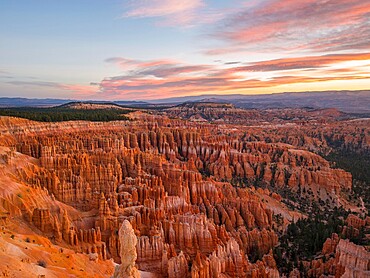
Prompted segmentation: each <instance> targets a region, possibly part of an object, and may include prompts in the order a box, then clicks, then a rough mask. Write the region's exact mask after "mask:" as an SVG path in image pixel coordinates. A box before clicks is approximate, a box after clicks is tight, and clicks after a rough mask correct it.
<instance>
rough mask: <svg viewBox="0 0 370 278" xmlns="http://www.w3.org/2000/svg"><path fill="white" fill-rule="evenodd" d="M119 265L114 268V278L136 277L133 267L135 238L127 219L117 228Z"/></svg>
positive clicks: (137, 273) (137, 275)
mask: <svg viewBox="0 0 370 278" xmlns="http://www.w3.org/2000/svg"><path fill="white" fill-rule="evenodd" d="M119 240H120V256H121V265H120V266H118V267H117V268H116V271H115V272H114V276H113V277H114V278H138V277H140V273H139V271H138V270H137V268H136V267H135V261H136V258H137V255H136V244H137V238H136V235H135V232H134V229H133V228H132V226H131V224H130V222H129V221H127V220H125V221H123V223H122V226H121V228H120V229H119Z"/></svg>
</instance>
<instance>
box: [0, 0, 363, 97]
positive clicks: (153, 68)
mask: <svg viewBox="0 0 370 278" xmlns="http://www.w3.org/2000/svg"><path fill="white" fill-rule="evenodd" d="M0 38H1V39H0V97H28V98H63V99H80V100H83V99H86V100H87V99H95V100H149V99H160V98H169V97H178V96H191V95H203V94H265V93H278V92H300V91H324V90H361V89H370V1H369V0H247V1H239V0H212V1H211V0H104V1H103V0H101V1H98V0H63V1H60V0H0Z"/></svg>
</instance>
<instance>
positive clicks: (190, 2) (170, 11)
mask: <svg viewBox="0 0 370 278" xmlns="http://www.w3.org/2000/svg"><path fill="white" fill-rule="evenodd" d="M124 6H125V9H126V10H127V11H126V12H125V13H124V14H123V17H129V18H156V19H159V20H160V22H161V24H164V25H170V26H173V25H174V24H177V26H180V27H181V26H191V25H194V22H195V21H194V20H195V19H196V18H198V11H199V10H200V9H202V8H204V7H205V3H204V1H203V0H176V1H173V0H134V1H125V5H124ZM204 20H205V18H203V19H202V22H204ZM208 20H212V16H209V17H208ZM179 24H180V25H179Z"/></svg>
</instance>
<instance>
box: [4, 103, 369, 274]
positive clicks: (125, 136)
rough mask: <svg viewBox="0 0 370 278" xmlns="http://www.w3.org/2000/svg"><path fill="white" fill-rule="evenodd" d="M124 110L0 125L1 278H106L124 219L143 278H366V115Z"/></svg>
mask: <svg viewBox="0 0 370 278" xmlns="http://www.w3.org/2000/svg"><path fill="white" fill-rule="evenodd" d="M81 107H82V108H81ZM80 108H81V109H83V110H89V109H93V107H91V106H90V105H88V106H86V105H83V106H81V105H80V106H77V108H75V109H80ZM111 108H112V107H108V109H111ZM105 109H107V108H105ZM133 110H136V111H134V112H131V111H126V112H125V120H117V121H107V122H90V121H63V122H37V121H32V120H27V119H23V118H16V117H7V116H1V117H0V277H112V276H113V275H114V272H115V268H116V266H117V265H119V264H121V263H122V264H124V262H125V261H126V258H121V255H120V254H122V251H124V250H121V245H122V240H123V239H122V238H120V233H121V232H119V231H120V227H121V226H122V225H123V224H122V223H124V222H125V221H126V220H127V221H128V222H127V221H126V222H125V223H129V224H130V227H132V233H133V234H134V235H136V239H137V243H136V247H135V248H134V249H136V252H135V256H136V261H135V264H136V266H135V267H136V268H137V269H138V271H139V274H140V275H141V277H199V278H201V277H369V276H370V253H369V239H370V232H369V231H370V217H369V216H368V210H369V208H370V190H369V186H370V177H369V169H370V143H369V142H370V119H369V118H359V117H358V115H357V116H356V115H352V114H346V113H343V112H340V111H338V110H335V109H320V110H315V109H310V108H287V109H267V110H253V109H249V110H245V109H238V108H235V107H234V106H233V105H230V104H219V103H218V104H215V103H186V104H183V105H178V106H174V107H170V108H164V109H153V110H144V109H140V110H137V109H133ZM127 113H128V114H127ZM126 117H127V119H128V120H126ZM129 232H130V231H129ZM133 252H134V251H133ZM132 255H134V254H132Z"/></svg>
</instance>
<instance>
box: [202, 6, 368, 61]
mask: <svg viewBox="0 0 370 278" xmlns="http://www.w3.org/2000/svg"><path fill="white" fill-rule="evenodd" d="M212 36H214V37H216V38H218V39H221V40H222V41H224V42H226V44H225V46H224V47H220V48H217V49H216V48H214V49H209V50H207V51H206V53H207V54H212V55H219V54H225V53H229V52H240V51H248V50H249V51H250V50H252V51H255V50H259V51H261V50H262V51H263V50H274V51H281V50H285V51H291V50H295V51H297V50H298V51H299V50H310V51H317V52H322V51H338V50H352V51H353V50H364V49H369V45H370V40H369V38H370V2H369V1H363V0H322V1H316V0H301V1H296V0H284V1H280V0H265V1H257V2H255V3H254V5H248V6H247V7H245V8H241V9H240V11H239V12H237V13H233V14H231V15H228V16H227V17H226V19H225V20H223V22H222V24H219V25H218V27H217V29H216V30H215V31H214V32H213V35H212Z"/></svg>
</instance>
